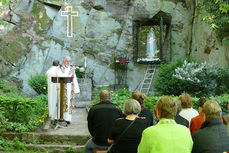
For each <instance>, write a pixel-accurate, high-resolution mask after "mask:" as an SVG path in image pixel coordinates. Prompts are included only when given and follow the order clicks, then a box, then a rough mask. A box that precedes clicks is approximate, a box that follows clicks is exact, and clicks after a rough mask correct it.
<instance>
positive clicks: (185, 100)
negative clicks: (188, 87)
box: [179, 93, 199, 125]
mask: <svg viewBox="0 0 229 153" xmlns="http://www.w3.org/2000/svg"><path fill="white" fill-rule="evenodd" d="M179 100H180V101H181V106H182V110H181V111H180V113H179V115H180V116H182V117H183V118H185V119H186V120H188V122H189V123H190V122H191V119H192V118H194V117H196V116H198V115H199V113H198V112H197V111H196V110H195V109H193V108H192V97H191V96H190V95H189V94H186V93H183V94H181V95H180V96H179ZM189 125H190V124H189Z"/></svg>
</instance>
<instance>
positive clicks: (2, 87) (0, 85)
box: [0, 80, 17, 94]
mask: <svg viewBox="0 0 229 153" xmlns="http://www.w3.org/2000/svg"><path fill="white" fill-rule="evenodd" d="M0 93H4V94H7V93H17V87H12V86H8V85H7V84H5V82H4V81H3V80H0Z"/></svg>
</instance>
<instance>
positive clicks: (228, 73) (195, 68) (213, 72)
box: [154, 60, 229, 97]
mask: <svg viewBox="0 0 229 153" xmlns="http://www.w3.org/2000/svg"><path fill="white" fill-rule="evenodd" d="M228 78H229V70H228V69H222V68H219V67H217V66H216V65H213V64H209V63H206V62H204V63H199V62H192V60H188V62H187V61H186V60H185V61H184V62H183V61H181V60H178V61H175V62H172V63H171V64H166V65H162V66H161V67H160V68H159V73H158V76H157V77H156V79H155V84H154V86H155V89H156V90H157V91H158V92H160V93H161V94H162V95H175V96H178V95H180V94H181V93H184V92H186V93H189V94H191V95H192V96H197V97H203V96H211V95H220V94H223V93H229V92H228V91H229V81H228Z"/></svg>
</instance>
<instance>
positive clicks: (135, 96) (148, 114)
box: [132, 91, 154, 126]
mask: <svg viewBox="0 0 229 153" xmlns="http://www.w3.org/2000/svg"><path fill="white" fill-rule="evenodd" d="M132 98H133V99H135V100H137V101H138V102H139V104H140V105H141V112H140V113H139V114H138V116H139V117H145V118H146V120H147V121H148V125H149V126H151V125H153V121H154V119H153V115H152V112H151V111H150V110H149V109H148V108H146V107H145V105H144V100H145V98H146V95H145V94H144V93H141V92H139V91H134V92H132Z"/></svg>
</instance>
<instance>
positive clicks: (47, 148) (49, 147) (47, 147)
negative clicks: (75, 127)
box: [26, 144, 84, 153]
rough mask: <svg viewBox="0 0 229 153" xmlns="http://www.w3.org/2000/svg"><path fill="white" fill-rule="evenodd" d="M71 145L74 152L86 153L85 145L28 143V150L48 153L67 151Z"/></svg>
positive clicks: (64, 152)
mask: <svg viewBox="0 0 229 153" xmlns="http://www.w3.org/2000/svg"><path fill="white" fill-rule="evenodd" d="M70 147H71V148H72V150H73V151H74V153H84V145H77V146H73V145H53V144H26V148H27V149H28V150H39V151H41V152H47V153H66V152H67V150H68V149H69V148H70Z"/></svg>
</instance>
